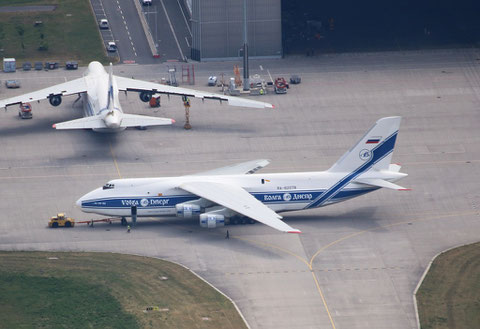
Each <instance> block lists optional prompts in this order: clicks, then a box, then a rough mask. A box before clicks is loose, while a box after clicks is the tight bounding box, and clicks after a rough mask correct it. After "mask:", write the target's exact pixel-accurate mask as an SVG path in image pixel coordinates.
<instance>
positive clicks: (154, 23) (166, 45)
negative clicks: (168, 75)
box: [142, 0, 192, 62]
mask: <svg viewBox="0 0 480 329" xmlns="http://www.w3.org/2000/svg"><path fill="white" fill-rule="evenodd" d="M142 10H143V12H144V13H145V17H146V19H147V23H148V25H149V26H150V30H151V31H152V36H153V39H154V40H155V42H156V44H157V50H158V53H159V55H160V59H161V60H162V61H163V62H165V61H184V60H185V59H186V58H190V45H191V41H192V34H191V30H190V24H189V17H188V12H187V11H186V9H185V8H184V5H183V1H180V0H154V1H153V3H152V5H151V6H143V7H142Z"/></svg>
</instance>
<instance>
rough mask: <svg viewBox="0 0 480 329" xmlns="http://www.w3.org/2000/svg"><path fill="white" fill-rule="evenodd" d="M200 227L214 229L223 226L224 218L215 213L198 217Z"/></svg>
mask: <svg viewBox="0 0 480 329" xmlns="http://www.w3.org/2000/svg"><path fill="white" fill-rule="evenodd" d="M200 226H201V227H204V228H215V227H221V226H225V216H223V215H220V214H215V213H206V214H201V215H200Z"/></svg>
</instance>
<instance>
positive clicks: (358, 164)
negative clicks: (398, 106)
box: [328, 116, 402, 172]
mask: <svg viewBox="0 0 480 329" xmlns="http://www.w3.org/2000/svg"><path fill="white" fill-rule="evenodd" d="M401 119H402V118H401V117H399V116H395V117H386V118H382V119H380V120H378V121H377V122H376V123H375V124H374V125H373V127H372V128H370V130H368V131H367V133H366V134H365V135H364V136H363V137H362V138H361V139H360V140H359V141H358V142H357V143H356V144H355V145H354V146H353V147H352V148H351V149H350V150H348V151H347V152H346V153H345V154H344V155H343V156H342V157H341V158H340V159H339V160H338V161H337V162H336V163H335V164H334V165H333V166H332V167H331V168H330V169H329V170H328V171H329V172H353V171H355V170H357V169H359V168H363V167H364V166H368V167H369V168H368V169H367V168H364V169H367V171H368V170H370V169H376V170H389V169H390V162H391V160H392V154H393V148H394V147H395V141H396V138H397V133H398V129H399V127H400V121H401ZM398 169H399V168H398Z"/></svg>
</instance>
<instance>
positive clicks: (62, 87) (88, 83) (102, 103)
mask: <svg viewBox="0 0 480 329" xmlns="http://www.w3.org/2000/svg"><path fill="white" fill-rule="evenodd" d="M119 91H125V92H127V91H136V92H139V93H140V94H139V96H140V99H141V100H142V101H143V102H148V101H149V100H150V98H151V97H152V95H153V94H157V93H158V94H167V95H180V96H187V97H197V98H201V99H213V100H219V101H220V102H222V101H225V102H228V104H229V105H232V106H243V107H254V108H273V105H271V104H268V103H263V102H258V101H253V100H249V99H244V98H239V97H232V96H225V95H218V94H212V93H207V92H202V91H198V90H193V89H187V88H179V87H172V86H166V85H162V84H158V83H153V82H147V81H141V80H135V79H129V78H124V77H119V76H115V75H113V68H112V64H110V72H109V73H107V72H106V71H105V68H104V67H103V65H102V64H100V63H99V62H91V63H90V64H89V65H88V69H87V71H86V72H85V74H84V76H83V77H81V78H78V79H75V80H71V81H68V82H64V83H61V84H58V85H55V86H51V87H48V88H45V89H41V90H38V91H34V92H31V93H28V94H24V95H20V96H15V97H11V98H7V99H4V100H0V108H4V107H7V106H10V105H15V104H22V103H27V102H32V101H40V100H42V99H48V100H49V102H50V104H51V105H53V106H59V105H60V104H61V103H62V97H63V96H68V95H74V94H78V95H79V96H81V98H82V100H83V110H84V118H81V119H76V120H71V121H66V122H61V123H56V124H54V125H53V127H54V128H56V129H93V130H94V131H100V132H117V131H121V130H124V129H126V128H128V127H146V126H158V125H169V124H172V123H173V122H175V121H174V120H172V119H166V118H158V117H149V116H144V115H134V114H127V113H123V111H122V108H121V106H120V102H119V100H118V92H119Z"/></svg>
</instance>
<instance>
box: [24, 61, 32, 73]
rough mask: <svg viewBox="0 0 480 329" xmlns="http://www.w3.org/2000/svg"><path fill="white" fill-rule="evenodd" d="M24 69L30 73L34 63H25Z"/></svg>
mask: <svg viewBox="0 0 480 329" xmlns="http://www.w3.org/2000/svg"><path fill="white" fill-rule="evenodd" d="M22 68H23V70H24V71H30V70H31V69H32V63H30V62H25V63H23V65H22Z"/></svg>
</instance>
